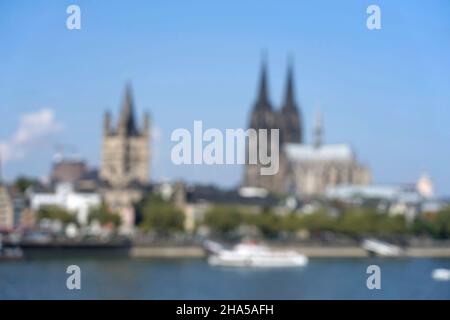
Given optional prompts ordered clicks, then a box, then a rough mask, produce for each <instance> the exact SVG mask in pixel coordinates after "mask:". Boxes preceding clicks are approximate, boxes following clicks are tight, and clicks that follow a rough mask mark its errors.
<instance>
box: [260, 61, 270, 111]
mask: <svg viewBox="0 0 450 320" xmlns="http://www.w3.org/2000/svg"><path fill="white" fill-rule="evenodd" d="M257 107H258V108H268V109H271V106H270V102H269V93H268V88H267V56H266V53H263V55H262V63H261V74H260V79H259V92H258V101H257Z"/></svg>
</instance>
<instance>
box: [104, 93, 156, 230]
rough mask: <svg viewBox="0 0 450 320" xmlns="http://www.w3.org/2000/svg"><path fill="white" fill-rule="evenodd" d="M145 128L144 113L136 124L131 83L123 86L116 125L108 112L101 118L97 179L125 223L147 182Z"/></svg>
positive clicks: (147, 147) (148, 125) (148, 157)
mask: <svg viewBox="0 0 450 320" xmlns="http://www.w3.org/2000/svg"><path fill="white" fill-rule="evenodd" d="M149 130H150V120H149V116H148V114H145V115H144V119H143V123H142V126H140V127H139V126H138V125H137V123H136V120H135V117H134V102H133V97H132V92H131V86H130V85H127V87H126V89H125V95H124V100H123V103H122V107H121V112H120V115H119V119H118V122H117V125H116V126H113V124H112V120H111V115H110V113H109V112H107V113H106V114H105V117H104V122H103V142H102V156H101V166H100V172H99V178H100V180H101V182H102V184H101V188H100V192H101V194H102V196H103V199H104V200H105V202H106V203H107V204H108V205H109V206H110V207H111V209H112V210H114V211H117V212H119V214H120V215H121V216H122V221H123V222H125V224H127V225H129V226H131V225H133V224H134V220H133V219H132V217H133V216H134V214H133V213H132V212H131V211H132V206H133V203H135V202H137V201H139V200H140V199H141V198H142V196H143V192H144V189H145V187H146V186H147V185H148V183H149V161H150V145H149V140H150V134H149Z"/></svg>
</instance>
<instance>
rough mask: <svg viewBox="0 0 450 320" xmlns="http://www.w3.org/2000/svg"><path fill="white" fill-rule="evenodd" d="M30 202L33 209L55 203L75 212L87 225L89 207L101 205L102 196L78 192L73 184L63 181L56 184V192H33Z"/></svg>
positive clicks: (80, 221) (80, 220)
mask: <svg viewBox="0 0 450 320" xmlns="http://www.w3.org/2000/svg"><path fill="white" fill-rule="evenodd" d="M30 202H31V209H32V210H39V208H40V207H42V206H48V205H53V206H59V207H61V208H64V209H66V210H68V211H70V212H75V214H76V215H77V221H78V222H79V223H80V224H82V225H85V224H87V222H88V215H89V209H90V208H92V207H97V206H99V205H100V204H101V197H100V195H99V194H97V193H85V192H76V191H74V190H73V185H72V184H70V183H61V184H58V185H57V186H56V189H55V192H54V193H35V192H31V194H30Z"/></svg>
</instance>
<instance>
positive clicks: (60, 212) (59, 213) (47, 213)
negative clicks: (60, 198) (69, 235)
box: [37, 205, 77, 224]
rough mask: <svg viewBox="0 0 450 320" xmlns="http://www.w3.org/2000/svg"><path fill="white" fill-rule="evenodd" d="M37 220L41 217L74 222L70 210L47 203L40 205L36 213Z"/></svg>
mask: <svg viewBox="0 0 450 320" xmlns="http://www.w3.org/2000/svg"><path fill="white" fill-rule="evenodd" d="M37 216H38V220H41V219H50V220H58V221H61V222H62V223H64V224H68V223H71V222H73V223H76V222H77V221H76V216H75V213H73V212H70V211H68V210H66V209H64V208H61V207H58V206H53V205H48V206H42V207H41V208H40V209H39V210H38V213H37Z"/></svg>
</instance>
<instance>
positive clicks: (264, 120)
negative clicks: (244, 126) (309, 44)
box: [244, 59, 277, 190]
mask: <svg viewBox="0 0 450 320" xmlns="http://www.w3.org/2000/svg"><path fill="white" fill-rule="evenodd" d="M249 128H250V129H255V130H256V131H257V132H258V130H260V129H267V139H268V140H267V147H268V149H269V150H268V151H267V152H268V153H270V152H271V150H270V141H271V135H270V130H271V129H275V128H277V126H276V116H275V113H274V110H273V107H272V104H271V102H270V98H269V92H268V81H267V64H266V61H265V59H263V62H262V65H261V74H260V79H259V88H258V94H257V98H256V102H255V104H254V106H253V109H252V113H251V115H250V123H249ZM258 139H259V138H258ZM248 142H249V143H248V144H247V152H246V154H247V160H248V156H249V153H248V152H249V150H250V151H251V152H256V155H254V156H257V155H258V154H259V141H253V140H248ZM252 142H253V143H255V142H256V144H257V145H256V146H254V145H250V143H252ZM257 159H258V157H257ZM272 180H273V177H272V176H264V175H261V164H248V163H247V164H246V166H245V176H244V185H245V186H251V187H258V188H265V189H268V190H271V189H272V187H273V181H272Z"/></svg>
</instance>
